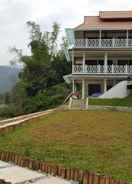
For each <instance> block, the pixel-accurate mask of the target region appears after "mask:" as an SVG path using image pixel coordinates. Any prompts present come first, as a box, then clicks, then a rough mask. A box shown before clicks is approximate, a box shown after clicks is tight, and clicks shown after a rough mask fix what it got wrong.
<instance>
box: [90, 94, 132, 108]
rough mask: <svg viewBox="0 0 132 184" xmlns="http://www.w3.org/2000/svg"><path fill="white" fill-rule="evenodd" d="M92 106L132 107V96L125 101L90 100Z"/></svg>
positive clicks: (124, 99)
mask: <svg viewBox="0 0 132 184" xmlns="http://www.w3.org/2000/svg"><path fill="white" fill-rule="evenodd" d="M89 103H90V104H91V105H110V106H127V107H132V95H130V96H128V97H126V98H123V99H90V101H89Z"/></svg>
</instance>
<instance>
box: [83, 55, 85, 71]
mask: <svg viewBox="0 0 132 184" xmlns="http://www.w3.org/2000/svg"><path fill="white" fill-rule="evenodd" d="M83 73H85V53H83Z"/></svg>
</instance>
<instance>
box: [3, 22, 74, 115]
mask: <svg viewBox="0 0 132 184" xmlns="http://www.w3.org/2000/svg"><path fill="white" fill-rule="evenodd" d="M27 26H28V28H29V29H30V43H29V44H28V47H30V49H31V55H30V56H29V55H28V56H27V55H23V53H22V50H21V49H16V48H12V49H11V52H13V53H15V54H16V56H17V57H16V58H15V60H14V61H11V63H12V64H14V63H16V62H19V63H21V64H22V66H23V69H22V70H21V72H20V74H19V80H18V82H17V84H16V86H15V87H14V89H13V90H12V91H11V92H10V93H6V94H5V95H4V96H3V99H4V103H5V104H6V105H7V106H8V107H6V108H4V109H0V116H1V117H2V116H3V117H9V116H16V115H19V114H25V113H31V112H35V111H40V110H45V109H48V108H51V107H55V106H57V105H59V104H61V103H62V102H63V100H64V98H65V97H66V96H67V94H68V93H69V91H70V86H68V85H66V84H65V83H64V80H63V76H64V75H66V74H69V73H70V72H71V66H70V64H69V63H67V61H66V58H65V56H64V53H63V50H61V49H58V47H59V48H60V46H59V45H58V35H59V25H58V24H57V23H54V24H53V27H52V31H51V32H42V31H41V29H40V26H39V25H37V24H36V23H35V22H27ZM62 44H66V43H65V39H63V43H62ZM11 109H12V112H11ZM8 112H9V113H8Z"/></svg>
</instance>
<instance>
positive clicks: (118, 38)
mask: <svg viewBox="0 0 132 184" xmlns="http://www.w3.org/2000/svg"><path fill="white" fill-rule="evenodd" d="M66 33H67V39H68V50H66V49H65V54H66V57H67V59H68V60H71V61H72V74H70V75H68V76H64V79H65V80H66V81H68V82H72V86H73V92H75V91H80V93H81V96H82V98H83V99H84V98H86V97H87V96H92V97H95V96H96V97H99V98H123V97H125V96H127V95H128V93H129V92H130V90H131V85H132V83H131V80H129V81H128V78H129V79H130V78H131V74H132V11H101V12H99V15H98V16H85V17H84V22H83V23H82V24H80V25H79V26H77V27H75V28H73V29H66Z"/></svg>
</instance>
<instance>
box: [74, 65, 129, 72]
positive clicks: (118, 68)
mask: <svg viewBox="0 0 132 184" xmlns="http://www.w3.org/2000/svg"><path fill="white" fill-rule="evenodd" d="M72 73H75V74H83V73H84V74H130V73H132V65H107V66H105V65H85V66H83V65H73V66H72Z"/></svg>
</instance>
